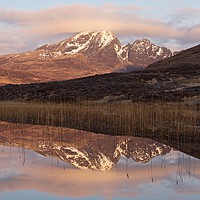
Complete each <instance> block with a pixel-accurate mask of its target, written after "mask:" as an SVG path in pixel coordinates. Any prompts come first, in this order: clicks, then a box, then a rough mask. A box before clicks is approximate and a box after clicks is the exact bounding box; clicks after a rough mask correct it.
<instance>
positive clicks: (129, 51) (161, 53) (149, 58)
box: [121, 38, 172, 67]
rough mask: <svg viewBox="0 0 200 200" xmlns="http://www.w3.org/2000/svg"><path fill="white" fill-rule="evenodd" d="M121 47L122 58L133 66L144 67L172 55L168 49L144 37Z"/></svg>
mask: <svg viewBox="0 0 200 200" xmlns="http://www.w3.org/2000/svg"><path fill="white" fill-rule="evenodd" d="M122 49H123V51H122V54H121V56H122V58H123V59H126V60H128V61H129V62H130V63H131V64H132V65H133V66H142V67H146V66H148V65H150V64H152V63H154V62H156V61H159V60H163V59H165V58H168V57H171V56H172V52H171V51H170V49H168V48H166V47H160V46H157V45H155V44H153V43H151V41H150V40H148V39H146V38H143V39H141V40H136V41H135V42H134V43H133V44H127V45H126V46H124V47H123V48H122Z"/></svg>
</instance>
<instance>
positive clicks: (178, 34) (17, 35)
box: [0, 4, 199, 53]
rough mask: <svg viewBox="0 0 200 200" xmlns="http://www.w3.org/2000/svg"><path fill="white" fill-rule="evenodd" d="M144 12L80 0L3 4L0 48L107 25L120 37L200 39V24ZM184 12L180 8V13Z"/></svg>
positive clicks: (10, 49)
mask: <svg viewBox="0 0 200 200" xmlns="http://www.w3.org/2000/svg"><path fill="white" fill-rule="evenodd" d="M141 12H143V13H144V12H145V11H144V9H143V8H141V7H137V6H131V7H130V6H129V7H128V6H115V5H113V4H106V5H103V6H89V5H81V4H77V5H68V6H62V7H55V8H51V9H46V10H40V11H19V10H6V9H3V8H1V9H0V27H1V30H3V32H1V34H0V44H1V48H0V52H1V53H7V52H17V51H25V50H29V48H31V49H34V48H36V47H37V46H38V45H40V44H43V43H46V42H50V43H51V42H52V43H53V42H56V39H58V41H59V40H62V39H64V38H65V37H68V36H69V35H73V34H74V33H77V32H81V31H97V30H104V29H106V30H111V31H113V32H114V33H115V34H116V35H117V36H119V37H121V38H124V37H126V38H132V37H148V38H150V39H153V40H159V41H161V42H162V41H164V40H165V41H166V40H169V41H172V40H175V41H177V43H180V42H182V41H184V38H185V37H186V39H187V40H186V41H185V43H186V45H189V44H191V43H195V42H198V36H199V27H179V26H178V24H175V23H169V22H165V21H162V20H161V19H155V18H148V17H144V16H143V17H141V16H140V13H141ZM184 12H186V11H179V13H181V15H183V13H184ZM187 12H188V11H187ZM197 13H198V11H197ZM173 19H174V20H175V18H173ZM5 30H6V31H5ZM130 42H133V41H130ZM168 43H169V42H168Z"/></svg>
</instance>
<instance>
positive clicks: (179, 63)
mask: <svg viewBox="0 0 200 200" xmlns="http://www.w3.org/2000/svg"><path fill="white" fill-rule="evenodd" d="M147 70H159V71H172V70H173V71H177V72H180V73H181V72H185V73H187V71H188V72H191V71H193V72H194V74H195V73H197V75H198V71H199V70H200V45H197V46H195V47H192V48H189V49H187V50H185V51H181V52H180V53H177V54H176V55H175V56H173V57H170V58H167V59H165V60H162V61H159V62H156V63H154V64H151V65H149V66H148V67H147Z"/></svg>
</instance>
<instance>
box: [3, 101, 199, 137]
mask: <svg viewBox="0 0 200 200" xmlns="http://www.w3.org/2000/svg"><path fill="white" fill-rule="evenodd" d="M0 120H1V121H9V122H16V123H26V124H27V123H29V124H45V125H49V126H64V127H70V128H77V129H82V130H87V131H92V132H98V133H106V134H112V135H133V136H152V137H155V136H156V137H158V136H160V137H163V136H165V137H168V136H169V137H171V136H173V137H179V136H180V135H188V136H192V137H198V136H199V134H200V132H199V123H200V111H199V110H198V109H197V108H196V107H195V106H188V105H185V104H178V103H170V104H167V103H130V102H129V103H123V102H121V103H113V104H104V103H95V102H88V101H87V102H82V103H73V104H52V103H46V104H44V103H20V102H0Z"/></svg>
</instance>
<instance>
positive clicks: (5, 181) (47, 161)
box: [0, 145, 200, 200]
mask: <svg viewBox="0 0 200 200" xmlns="http://www.w3.org/2000/svg"><path fill="white" fill-rule="evenodd" d="M0 160H1V162H0V199H1V200H11V199H15V200H18V199H19V200H23V199H29V200H32V199H33V200H35V199H41V200H46V199H48V200H60V199H63V200H67V199H95V200H101V199H133V198H134V199H138V200H140V199H141V200H143V199H152V200H155V199H176V200H179V199H180V200H184V199H185V200H186V199H187V200H188V199H194V200H197V199H199V198H200V190H199V188H200V161H199V160H198V159H196V158H193V157H191V156H189V155H186V154H183V153H180V152H178V151H175V150H173V149H172V150H171V151H170V153H168V154H166V155H159V156H157V157H155V158H153V159H152V160H150V161H149V162H147V163H144V164H141V163H139V162H136V161H133V159H132V158H126V157H123V156H122V157H121V158H120V160H119V161H118V162H117V164H116V165H114V166H113V168H112V169H111V170H107V171H104V172H101V171H97V170H81V169H78V168H76V167H74V166H72V165H70V164H68V163H66V162H63V161H61V160H59V159H58V158H53V157H48V158H47V157H44V156H42V155H40V154H38V153H36V152H34V151H32V150H23V149H22V148H17V147H8V146H4V145H1V146H0Z"/></svg>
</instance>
